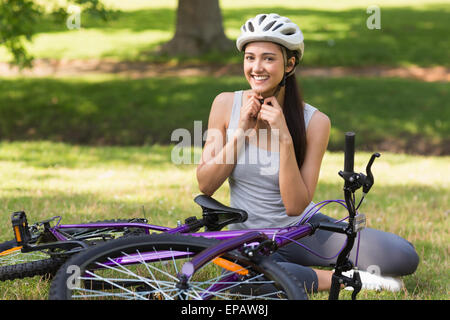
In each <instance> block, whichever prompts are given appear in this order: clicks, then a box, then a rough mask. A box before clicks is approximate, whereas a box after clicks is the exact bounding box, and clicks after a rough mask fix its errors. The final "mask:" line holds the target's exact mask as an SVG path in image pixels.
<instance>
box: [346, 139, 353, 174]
mask: <svg viewBox="0 0 450 320" xmlns="http://www.w3.org/2000/svg"><path fill="white" fill-rule="evenodd" d="M344 152H345V158H344V172H353V168H354V163H355V133H354V132H346V133H345V147H344Z"/></svg>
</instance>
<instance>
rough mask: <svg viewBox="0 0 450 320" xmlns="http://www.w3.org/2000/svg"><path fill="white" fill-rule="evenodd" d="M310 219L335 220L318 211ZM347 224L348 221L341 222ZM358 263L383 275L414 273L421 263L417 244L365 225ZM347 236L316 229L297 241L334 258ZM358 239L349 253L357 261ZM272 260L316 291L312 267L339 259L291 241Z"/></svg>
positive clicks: (363, 267)
mask: <svg viewBox="0 0 450 320" xmlns="http://www.w3.org/2000/svg"><path fill="white" fill-rule="evenodd" d="M310 221H311V222H318V221H329V222H335V221H336V220H335V219H333V218H330V217H328V216H326V215H324V214H321V213H317V214H315V215H314V216H313V217H312V218H311V220H310ZM341 223H345V222H341ZM359 237H360V241H359V253H358V264H357V267H358V269H359V270H363V271H369V272H371V273H377V274H381V275H383V276H404V275H408V274H412V273H414V271H415V270H416V268H417V265H418V264H419V256H418V255H417V253H416V251H415V249H414V246H413V245H412V244H411V243H410V242H408V241H406V240H405V239H403V238H401V237H399V236H397V235H395V234H393V233H389V232H384V231H380V230H375V229H371V228H365V229H363V230H362V231H361V232H360V235H359ZM345 239H346V236H345V235H343V234H338V233H335V232H330V231H324V230H317V231H316V232H315V233H314V234H313V235H312V236H309V237H305V238H303V239H300V240H299V241H298V242H300V243H301V244H303V245H305V246H306V247H308V248H309V249H311V250H313V251H314V252H316V253H318V254H319V255H320V256H322V257H333V256H335V255H336V254H337V253H338V252H339V250H340V249H341V248H342V246H343V245H344V242H345ZM357 244H358V238H356V239H355V245H354V246H353V250H352V251H351V252H350V260H352V261H353V262H355V261H356V251H357ZM273 259H275V260H276V261H277V262H279V263H280V264H282V265H283V266H284V267H285V268H286V269H288V270H289V271H290V272H291V273H293V274H294V275H295V276H296V278H297V279H299V280H300V281H302V282H303V283H304V285H305V288H306V289H307V290H308V291H309V292H311V291H317V276H316V273H315V272H314V271H313V270H312V269H311V268H309V267H310V266H320V267H329V266H330V265H331V264H334V263H336V258H334V259H331V260H328V259H324V258H321V257H318V256H316V255H314V254H312V253H310V252H308V251H307V250H305V249H304V248H302V247H301V246H299V245H297V244H295V243H291V244H289V245H286V246H284V247H282V248H280V249H278V250H277V252H276V253H274V254H273Z"/></svg>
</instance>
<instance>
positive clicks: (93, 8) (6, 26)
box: [0, 0, 112, 68]
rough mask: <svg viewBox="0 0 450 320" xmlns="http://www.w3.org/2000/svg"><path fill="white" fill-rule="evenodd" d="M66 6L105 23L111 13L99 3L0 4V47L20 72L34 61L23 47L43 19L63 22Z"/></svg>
mask: <svg viewBox="0 0 450 320" xmlns="http://www.w3.org/2000/svg"><path fill="white" fill-rule="evenodd" d="M69 5H77V6H79V7H80V9H82V10H83V12H89V13H91V14H93V15H96V16H98V17H99V18H101V19H104V20H106V19H107V18H108V15H109V14H110V13H111V12H112V11H111V10H108V9H106V7H105V6H104V4H103V3H102V2H101V1H100V0H70V1H66V2H61V1H58V0H45V1H39V0H0V45H4V46H5V47H6V49H7V50H8V51H9V52H11V54H12V56H13V61H12V63H13V64H16V65H18V66H19V67H21V68H24V67H30V66H31V62H32V60H33V57H32V55H31V54H30V53H29V52H28V51H27V50H26V48H25V43H26V42H27V41H31V40H32V38H33V35H34V34H35V33H36V30H37V28H36V26H37V25H38V24H39V23H40V22H41V21H42V20H43V19H44V17H46V16H48V15H50V16H52V17H53V18H54V19H55V20H57V21H60V22H62V21H65V19H67V17H68V12H67V8H68V6H69Z"/></svg>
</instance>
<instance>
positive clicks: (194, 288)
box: [49, 234, 307, 300]
mask: <svg viewBox="0 0 450 320" xmlns="http://www.w3.org/2000/svg"><path fill="white" fill-rule="evenodd" d="M217 243H218V241H217V240H214V239H206V238H201V237H194V236H188V235H173V234H160V235H152V236H137V237H130V238H122V239H117V240H113V241H109V242H107V243H105V244H103V245H98V246H95V247H92V248H89V249H87V250H85V251H83V252H82V253H80V254H77V255H75V256H73V257H72V258H71V259H70V260H68V261H67V262H66V263H65V264H64V265H63V266H62V267H61V268H60V269H59V271H58V273H57V274H56V276H55V278H54V279H53V281H52V285H51V288H50V296H49V297H50V299H52V300H59V299H63V300H69V299H139V300H177V299H181V300H191V299H192V300H207V299H220V300H222V299H225V300H229V299H295V300H301V299H306V298H307V295H306V293H305V290H304V289H303V287H302V286H301V285H300V283H299V281H298V280H297V279H296V278H294V277H293V276H292V275H291V274H289V273H288V272H287V271H286V270H284V269H283V268H282V267H281V266H280V265H278V264H277V263H275V262H274V261H272V260H271V259H270V258H268V257H260V258H259V259H258V260H257V262H252V261H250V260H248V259H246V258H245V257H243V256H241V255H240V254H238V253H237V252H231V253H226V254H224V255H222V256H220V257H217V258H215V259H213V260H211V261H210V262H209V263H207V264H206V265H205V266H203V267H202V268H201V269H200V270H198V271H197V272H196V273H194V275H193V276H192V277H191V278H190V279H189V280H188V282H187V283H183V285H181V282H180V281H179V279H178V274H179V273H180V271H181V268H182V266H183V264H184V263H185V262H187V261H190V259H191V258H192V257H193V256H194V255H195V254H197V253H199V252H201V251H202V250H204V249H206V248H209V247H211V246H213V245H215V244H217Z"/></svg>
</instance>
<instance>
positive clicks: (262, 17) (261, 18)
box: [258, 15, 267, 24]
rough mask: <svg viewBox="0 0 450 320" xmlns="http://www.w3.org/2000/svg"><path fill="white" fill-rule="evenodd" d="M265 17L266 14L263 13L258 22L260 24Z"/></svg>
mask: <svg viewBox="0 0 450 320" xmlns="http://www.w3.org/2000/svg"><path fill="white" fill-rule="evenodd" d="M266 17H267V15H263V16H261V17H259V21H258V23H259V24H261V23H262V22H263V21H264V19H265V18H266Z"/></svg>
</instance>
